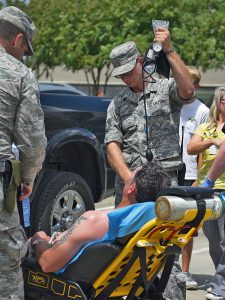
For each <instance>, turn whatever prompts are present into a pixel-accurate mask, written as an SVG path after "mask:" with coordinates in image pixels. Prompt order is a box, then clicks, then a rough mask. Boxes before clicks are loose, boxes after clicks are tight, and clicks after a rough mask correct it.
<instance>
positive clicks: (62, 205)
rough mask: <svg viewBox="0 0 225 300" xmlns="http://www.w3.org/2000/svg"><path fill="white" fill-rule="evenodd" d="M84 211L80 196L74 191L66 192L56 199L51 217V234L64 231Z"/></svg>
mask: <svg viewBox="0 0 225 300" xmlns="http://www.w3.org/2000/svg"><path fill="white" fill-rule="evenodd" d="M85 211H86V207H85V204H84V200H83V198H82V196H81V195H80V194H79V193H78V192H77V191H74V190H67V191H65V192H64V193H62V194H61V195H60V197H58V199H57V200H56V201H55V205H54V207H53V213H52V217H51V228H52V230H51V231H52V233H53V232H55V231H65V230H67V229H68V228H70V227H71V226H72V224H73V223H74V222H75V221H76V220H77V219H78V218H79V217H80V215H82V214H83V213H84V212H85Z"/></svg>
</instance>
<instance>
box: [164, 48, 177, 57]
mask: <svg viewBox="0 0 225 300" xmlns="http://www.w3.org/2000/svg"><path fill="white" fill-rule="evenodd" d="M174 51H175V48H174V47H173V46H171V47H170V49H169V50H168V51H166V52H164V54H165V55H170V54H171V53H173V52H174Z"/></svg>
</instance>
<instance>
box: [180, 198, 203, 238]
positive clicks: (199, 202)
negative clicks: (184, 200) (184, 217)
mask: <svg viewBox="0 0 225 300" xmlns="http://www.w3.org/2000/svg"><path fill="white" fill-rule="evenodd" d="M195 200H196V204H197V209H198V210H197V214H196V216H195V218H194V220H192V221H190V222H187V223H185V226H188V227H190V228H191V227H195V228H197V227H198V226H199V224H200V223H201V221H202V219H203V218H204V216H205V212H206V202H205V200H204V199H203V198H202V197H200V196H199V197H198V196H196V197H195ZM190 228H185V229H183V230H182V231H181V233H187V232H188V231H189V230H190Z"/></svg>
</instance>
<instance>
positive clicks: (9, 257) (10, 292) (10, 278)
mask: <svg viewBox="0 0 225 300" xmlns="http://www.w3.org/2000/svg"><path fill="white" fill-rule="evenodd" d="M0 181H1V179H0ZM0 183H2V182H0ZM17 214H18V213H17V208H15V211H14V212H13V214H12V215H13V216H14V221H13V220H12V222H11V223H13V226H12V228H11V227H8V229H7V227H6V226H8V222H9V220H10V214H9V213H7V212H6V211H5V210H4V195H3V190H2V185H1V184H0V299H1V300H23V299H24V285H23V276H22V269H21V267H20V264H21V259H22V258H23V257H24V256H25V254H26V251H27V239H26V235H25V232H24V230H23V228H22V227H21V226H20V225H19V223H18V221H17V220H18V218H16V217H17Z"/></svg>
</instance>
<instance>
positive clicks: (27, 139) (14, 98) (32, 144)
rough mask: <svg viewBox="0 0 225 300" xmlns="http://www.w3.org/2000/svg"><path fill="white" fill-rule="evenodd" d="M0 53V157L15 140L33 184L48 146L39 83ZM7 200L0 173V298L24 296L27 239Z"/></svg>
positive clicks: (8, 153)
mask: <svg viewBox="0 0 225 300" xmlns="http://www.w3.org/2000/svg"><path fill="white" fill-rule="evenodd" d="M0 16H1V11H0ZM0 19H1V17H0ZM0 57H1V60H0V139H1V145H0V160H5V159H7V158H10V159H14V155H13V152H12V143H13V142H14V143H15V144H16V145H17V147H18V149H19V154H20V160H21V181H22V183H28V184H32V183H33V181H34V179H35V176H36V174H37V172H38V171H39V170H40V169H41V166H42V162H43V159H44V155H45V146H46V137H45V130H44V118H43V111H42V109H41V106H40V101H39V91H38V83H37V80H36V79H35V77H34V75H33V74H32V72H31V71H30V70H29V69H28V68H27V67H26V66H25V65H24V64H23V63H22V62H20V61H18V60H17V59H15V58H14V57H13V56H11V55H9V54H8V53H7V52H6V51H5V49H4V48H2V47H1V46H0ZM4 201H5V199H4V193H3V178H2V175H1V174H0V261H1V264H0V299H1V300H3V299H13V300H17V299H20V300H21V299H24V291H23V278H22V271H21V268H20V263H21V259H22V258H23V257H24V255H25V254H26V251H27V240H26V235H25V233H24V231H23V228H22V227H21V226H20V223H19V216H18V211H17V207H15V209H14V211H13V212H12V213H9V212H7V211H6V210H5V208H4V207H5V205H4Z"/></svg>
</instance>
